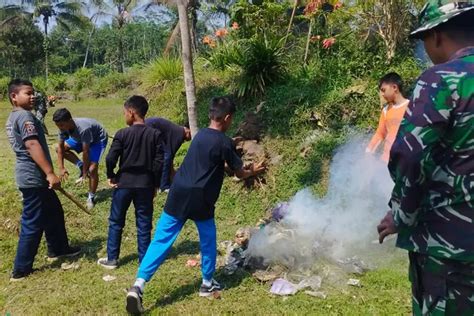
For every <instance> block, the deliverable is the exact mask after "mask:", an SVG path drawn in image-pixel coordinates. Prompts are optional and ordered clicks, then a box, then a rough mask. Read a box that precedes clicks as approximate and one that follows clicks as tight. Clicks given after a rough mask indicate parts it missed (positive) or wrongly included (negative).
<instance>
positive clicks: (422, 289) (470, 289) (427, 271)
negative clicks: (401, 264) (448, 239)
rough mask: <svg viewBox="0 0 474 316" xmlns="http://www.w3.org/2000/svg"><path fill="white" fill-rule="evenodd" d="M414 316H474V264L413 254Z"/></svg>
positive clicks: (411, 259)
mask: <svg viewBox="0 0 474 316" xmlns="http://www.w3.org/2000/svg"><path fill="white" fill-rule="evenodd" d="M409 258H410V268H409V276H410V281H411V284H412V295H413V301H412V303H413V315H416V316H418V315H423V316H425V315H430V316H441V315H443V316H444V315H446V316H450V315H456V316H464V315H466V316H467V315H469V316H472V315H474V262H463V261H457V260H449V259H442V258H437V257H433V256H430V255H425V254H420V253H416V252H410V253H409Z"/></svg>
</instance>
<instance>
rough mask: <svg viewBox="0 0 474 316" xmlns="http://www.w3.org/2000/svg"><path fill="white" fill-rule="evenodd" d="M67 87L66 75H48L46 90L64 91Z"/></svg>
mask: <svg viewBox="0 0 474 316" xmlns="http://www.w3.org/2000/svg"><path fill="white" fill-rule="evenodd" d="M67 88H68V84H67V75H65V74H51V75H50V76H49V77H48V91H50V92H56V91H65V90H67Z"/></svg>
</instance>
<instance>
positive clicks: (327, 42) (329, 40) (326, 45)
mask: <svg viewBox="0 0 474 316" xmlns="http://www.w3.org/2000/svg"><path fill="white" fill-rule="evenodd" d="M335 42H336V39H335V38H334V37H330V38H326V39H325V40H323V48H325V49H328V48H330V47H331V46H332V45H334V43H335Z"/></svg>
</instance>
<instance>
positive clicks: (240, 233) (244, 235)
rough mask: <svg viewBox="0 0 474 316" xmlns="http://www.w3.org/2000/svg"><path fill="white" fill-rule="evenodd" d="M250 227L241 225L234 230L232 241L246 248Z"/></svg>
mask: <svg viewBox="0 0 474 316" xmlns="http://www.w3.org/2000/svg"><path fill="white" fill-rule="evenodd" d="M250 230H251V228H250V227H243V228H239V229H238V230H237V231H236V232H235V238H234V241H235V243H236V244H238V245H239V246H241V247H245V248H247V245H248V243H249V239H250V235H251V231H250Z"/></svg>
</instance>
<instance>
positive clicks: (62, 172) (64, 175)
mask: <svg viewBox="0 0 474 316" xmlns="http://www.w3.org/2000/svg"><path fill="white" fill-rule="evenodd" d="M68 177H69V171H67V169H66V168H61V169H59V179H60V180H61V181H63V180H65V181H66V180H67V179H68Z"/></svg>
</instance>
